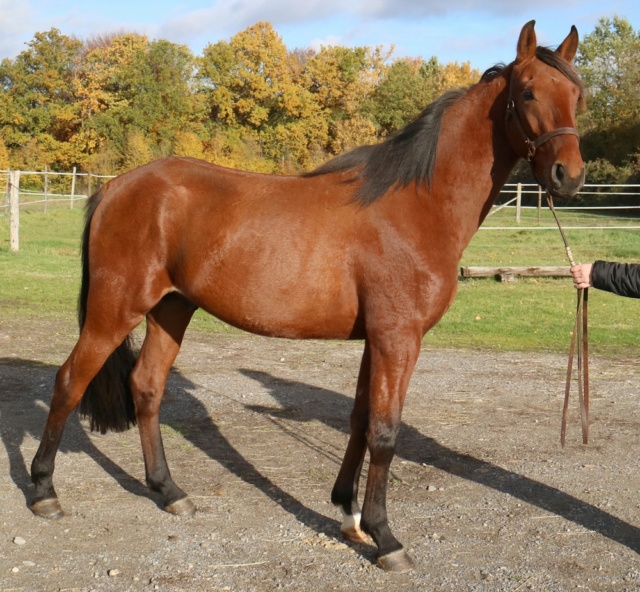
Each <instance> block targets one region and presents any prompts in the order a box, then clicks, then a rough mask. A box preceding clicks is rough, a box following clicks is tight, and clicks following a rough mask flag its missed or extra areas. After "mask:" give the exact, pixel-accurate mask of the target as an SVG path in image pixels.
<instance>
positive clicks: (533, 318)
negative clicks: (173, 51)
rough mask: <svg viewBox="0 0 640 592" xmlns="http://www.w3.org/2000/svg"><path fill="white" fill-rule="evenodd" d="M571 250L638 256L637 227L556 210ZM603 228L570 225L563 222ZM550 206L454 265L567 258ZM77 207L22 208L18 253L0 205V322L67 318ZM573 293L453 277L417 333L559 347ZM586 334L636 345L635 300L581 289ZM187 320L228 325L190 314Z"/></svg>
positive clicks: (498, 344)
mask: <svg viewBox="0 0 640 592" xmlns="http://www.w3.org/2000/svg"><path fill="white" fill-rule="evenodd" d="M560 216H561V220H562V222H563V224H565V225H566V227H567V236H568V239H569V242H570V244H571V246H572V250H573V253H574V256H575V258H576V259H577V260H579V261H583V262H586V261H592V260H594V259H598V258H599V259H611V260H620V261H640V230H637V229H611V228H609V229H605V228H604V226H624V225H635V224H636V220H635V219H626V218H619V219H612V218H604V217H602V216H597V215H592V214H582V213H572V212H560ZM596 223H597V224H599V225H601V226H603V228H599V229H590V230H584V229H581V230H571V226H592V225H595V224H596ZM553 224H554V222H553V219H552V218H551V215H550V213H549V212H548V211H547V210H546V209H545V210H543V211H542V214H541V218H540V221H538V214H537V212H535V210H525V211H524V212H523V219H522V221H521V223H520V224H519V225H517V224H516V223H515V221H514V216H513V212H509V213H507V212H504V213H500V214H498V215H497V216H494V217H491V218H489V219H488V220H487V222H486V226H487V227H490V226H494V227H495V226H509V227H513V228H512V229H508V230H495V229H491V228H483V229H481V230H480V231H479V232H478V233H477V234H476V236H475V237H474V239H473V241H472V242H471V244H470V245H469V248H468V249H467V251H466V252H465V255H464V257H463V261H462V265H490V266H509V265H527V266H528V265H566V264H567V260H566V254H565V251H564V246H563V244H562V241H561V238H560V235H559V233H558V231H557V230H554V229H551V230H549V229H540V228H541V227H546V226H553ZM82 225H83V218H82V212H81V209H80V208H76V209H74V210H69V209H67V208H52V209H50V210H49V212H48V213H47V214H44V213H43V212H41V211H37V210H36V209H33V210H30V209H24V210H22V211H21V226H20V251H19V252H18V253H11V252H10V251H9V220H8V217H7V216H5V215H3V214H1V213H0V241H1V244H0V323H7V322H11V323H19V322H20V319H21V318H25V319H26V318H29V320H33V318H34V317H37V316H55V317H68V318H69V319H73V318H75V306H76V300H77V294H78V286H79V281H80V261H79V243H80V235H81V231H82ZM575 301H576V293H575V290H574V289H573V287H572V284H571V281H570V280H569V279H568V278H562V279H548V278H540V279H523V278H520V279H518V280H516V281H515V282H512V283H505V284H501V283H500V282H496V281H495V280H493V279H473V280H463V281H460V282H459V289H458V296H457V298H456V300H455V302H454V304H453V306H452V307H451V309H450V310H449V311H448V312H447V314H446V315H445V317H444V318H443V320H442V321H441V322H440V323H439V324H438V325H437V327H436V328H435V329H433V330H432V331H431V332H430V333H429V334H428V335H427V336H426V338H425V343H426V344H427V345H431V346H445V347H464V348H480V349H495V350H520V351H522V350H531V351H532V350H538V351H558V352H563V351H566V350H567V349H568V345H569V340H570V334H571V330H572V327H573V318H574V315H575ZM589 310H590V341H591V350H592V352H593V353H595V354H597V355H620V354H625V355H637V354H638V353H640V338H639V337H640V315H639V314H638V313H639V312H640V301H636V300H630V299H625V298H620V297H616V296H613V295H611V294H606V293H603V292H599V291H596V290H590V297H589ZM192 327H193V328H195V329H197V330H202V331H233V329H231V328H229V327H227V326H226V325H224V324H223V323H220V322H219V321H217V320H215V319H213V318H211V317H210V316H208V315H206V314H204V313H201V312H199V313H198V314H197V315H196V317H195V318H194V321H193V323H192Z"/></svg>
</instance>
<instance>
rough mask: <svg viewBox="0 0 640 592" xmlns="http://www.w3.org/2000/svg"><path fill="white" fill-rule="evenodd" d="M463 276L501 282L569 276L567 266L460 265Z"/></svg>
mask: <svg viewBox="0 0 640 592" xmlns="http://www.w3.org/2000/svg"><path fill="white" fill-rule="evenodd" d="M460 275H461V276H462V277H463V278H482V277H494V278H496V279H499V280H500V281H503V282H510V281H513V280H514V279H515V278H516V277H518V276H523V277H570V276H571V270H570V268H569V266H567V265H564V266H531V267H517V266H516V267H461V268H460Z"/></svg>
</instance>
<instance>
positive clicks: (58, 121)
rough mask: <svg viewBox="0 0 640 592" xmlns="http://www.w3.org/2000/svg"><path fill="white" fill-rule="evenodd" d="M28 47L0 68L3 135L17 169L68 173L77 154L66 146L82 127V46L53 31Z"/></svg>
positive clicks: (46, 33)
mask: <svg viewBox="0 0 640 592" xmlns="http://www.w3.org/2000/svg"><path fill="white" fill-rule="evenodd" d="M28 46H29V48H28V49H26V50H25V51H23V52H21V53H20V54H19V55H18V56H17V58H16V59H15V60H9V59H5V60H3V61H2V63H1V64H0V85H1V86H2V89H3V92H2V93H0V130H1V133H2V137H3V140H4V142H5V145H6V147H7V149H9V150H10V152H11V154H12V160H13V166H17V167H20V168H22V167H26V166H27V165H32V166H34V165H35V166H37V167H40V168H44V166H45V165H49V166H52V167H53V168H64V169H68V168H69V166H70V165H72V164H73V162H72V161H73V158H74V155H73V154H72V151H69V150H68V149H65V148H68V146H65V145H66V144H67V143H68V142H69V141H70V139H71V138H72V137H73V135H74V134H75V133H76V130H77V128H78V125H79V119H78V116H77V103H76V101H75V97H74V95H73V90H72V87H73V79H74V77H75V75H76V72H77V67H78V60H79V55H80V52H81V49H82V42H80V41H78V40H76V39H72V38H71V37H67V36H66V35H62V34H61V33H60V31H59V30H57V29H51V30H50V31H47V32H45V33H36V35H35V36H34V39H33V40H32V41H31V42H29V43H28ZM34 157H36V158H37V159H38V162H34V161H33V159H34ZM70 159H71V160H70Z"/></svg>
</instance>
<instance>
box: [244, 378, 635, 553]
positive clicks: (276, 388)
mask: <svg viewBox="0 0 640 592" xmlns="http://www.w3.org/2000/svg"><path fill="white" fill-rule="evenodd" d="M241 372H242V374H244V375H245V376H247V377H250V378H252V379H254V380H256V381H257V382H260V383H261V384H262V385H263V386H264V387H265V388H267V389H268V390H269V392H270V394H271V396H272V397H273V398H274V399H276V400H277V401H278V402H279V404H280V406H281V407H280V408H282V407H285V408H289V409H290V408H291V407H292V406H294V407H295V408H296V413H295V414H291V413H288V414H287V418H291V417H294V418H295V419H296V420H297V421H301V422H304V421H311V420H314V419H315V420H318V419H320V420H321V421H324V422H325V423H326V425H328V426H329V427H331V428H334V429H341V430H344V431H347V430H345V427H347V426H348V421H346V420H345V421H336V420H335V418H333V417H332V416H331V412H330V411H328V412H327V411H326V410H331V409H341V410H348V409H350V407H351V404H352V402H351V399H349V398H348V397H345V396H344V395H342V394H340V393H337V392H334V391H329V390H320V391H318V389H315V388H314V389H313V390H310V387H309V385H306V384H304V383H300V382H295V381H289V380H285V379H279V378H275V377H274V376H272V375H271V374H268V373H265V372H259V371H255V370H246V369H245V370H241ZM305 392H306V393H311V394H310V395H309V397H310V398H312V399H313V404H310V403H311V401H310V400H309V401H305V400H304V393H305ZM294 393H295V397H294V396H293V394H294ZM301 394H302V397H303V398H302V399H301V398H300V396H301ZM318 401H322V403H319V402H318ZM250 409H251V410H252V411H256V412H262V413H265V414H269V415H272V416H273V415H276V416H277V414H278V409H273V408H266V407H256V406H253V407H250ZM396 456H397V457H399V458H402V459H405V460H408V461H411V462H414V463H418V464H429V465H431V466H433V467H436V468H438V469H440V470H442V471H445V472H447V473H450V474H452V475H456V476H457V477H462V478H464V479H468V480H469V481H473V482H474V483H479V484H481V485H484V486H486V487H490V488H491V489H494V490H496V491H499V492H501V493H506V494H509V495H511V496H513V497H514V498H517V499H520V500H522V501H524V502H526V503H528V504H531V505H534V506H537V507H538V508H540V509H542V510H545V511H548V512H551V513H553V514H555V515H557V516H560V517H562V518H564V519H566V520H569V521H571V522H573V523H575V524H577V525H580V526H582V527H584V528H586V529H588V530H591V531H593V532H597V533H598V534H601V535H602V536H604V537H607V538H608V539H611V540H612V541H615V542H617V543H620V544H621V545H624V546H626V547H628V548H629V549H631V550H632V551H635V552H636V553H640V529H639V528H638V527H636V526H633V525H631V524H628V523H627V522H624V521H623V520H620V519H619V518H616V517H615V516H612V515H611V514H609V513H607V512H605V511H603V510H601V509H600V508H597V507H595V506H593V505H591V504H589V503H586V502H584V501H583V500H581V499H578V498H576V497H574V496H572V495H569V494H567V493H565V492H563V491H561V490H559V489H557V488H555V487H551V486H549V485H545V484H544V483H540V482H538V481H535V480H533V479H530V478H528V477H525V476H523V475H519V474H517V473H513V472H511V471H509V470H507V469H503V468H501V467H498V466H496V465H494V464H492V463H490V462H486V461H484V460H480V459H477V458H474V457H473V456H470V455H468V454H462V453H460V452H456V451H455V450H452V449H450V448H447V447H446V446H443V445H442V444H439V443H438V442H437V441H436V440H434V439H433V438H429V437H427V436H424V435H423V434H421V433H420V432H419V431H418V430H416V429H415V428H414V427H412V426H410V425H407V424H406V423H404V422H403V424H402V426H401V433H400V437H399V439H398V447H397V450H396Z"/></svg>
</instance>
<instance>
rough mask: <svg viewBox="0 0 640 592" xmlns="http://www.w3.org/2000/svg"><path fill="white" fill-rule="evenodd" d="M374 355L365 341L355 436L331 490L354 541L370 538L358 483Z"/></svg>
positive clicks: (347, 533) (353, 428)
mask: <svg viewBox="0 0 640 592" xmlns="http://www.w3.org/2000/svg"><path fill="white" fill-rule="evenodd" d="M370 367H371V355H370V353H369V345H368V343H365V346H364V353H363V355H362V362H361V363H360V374H359V375H358V386H357V387H356V399H355V403H354V406H353V411H352V412H351V435H350V436H349V443H348V444H347V450H346V452H345V454H344V459H343V461H342V465H341V467H340V472H339V473H338V477H337V479H336V483H335V485H334V486H333V491H332V492H331V501H332V502H333V503H334V504H335V505H336V506H340V508H341V509H342V517H343V520H342V526H341V527H340V532H342V534H343V535H344V537H345V538H346V539H347V540H349V541H352V542H354V543H362V542H366V539H367V537H366V536H365V534H364V533H363V532H362V530H361V529H360V518H361V513H360V506H359V505H358V484H359V481H360V473H361V471H362V463H363V461H364V455H365V452H366V450H367V427H368V425H369V376H370Z"/></svg>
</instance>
